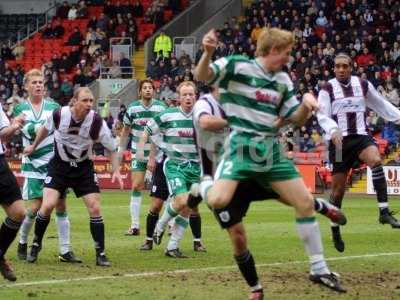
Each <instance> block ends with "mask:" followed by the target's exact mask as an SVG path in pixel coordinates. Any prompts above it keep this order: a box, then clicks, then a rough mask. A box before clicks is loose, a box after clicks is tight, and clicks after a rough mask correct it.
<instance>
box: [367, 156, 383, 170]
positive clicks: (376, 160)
mask: <svg viewBox="0 0 400 300" xmlns="http://www.w3.org/2000/svg"><path fill="white" fill-rule="evenodd" d="M369 166H370V167H371V168H376V167H379V166H382V159H381V158H380V157H377V156H374V157H373V158H371V159H370V160H369Z"/></svg>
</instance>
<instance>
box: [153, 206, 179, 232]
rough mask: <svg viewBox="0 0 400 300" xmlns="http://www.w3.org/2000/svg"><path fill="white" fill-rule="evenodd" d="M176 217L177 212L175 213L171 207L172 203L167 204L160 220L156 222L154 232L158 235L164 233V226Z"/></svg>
mask: <svg viewBox="0 0 400 300" xmlns="http://www.w3.org/2000/svg"><path fill="white" fill-rule="evenodd" d="M177 215H178V212H176V211H175V209H174V208H173V207H172V203H171V202H170V203H168V205H167V206H166V207H165V209H164V212H163V214H162V216H161V218H160V219H159V220H158V222H157V225H156V229H155V230H156V231H157V232H158V233H161V232H163V231H164V228H165V226H166V225H167V223H168V222H169V221H170V220H171V219H172V218H175V217H176V216H177Z"/></svg>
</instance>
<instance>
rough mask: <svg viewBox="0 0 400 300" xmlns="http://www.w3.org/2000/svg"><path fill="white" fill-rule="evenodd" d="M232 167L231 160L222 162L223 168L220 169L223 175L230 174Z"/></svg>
mask: <svg viewBox="0 0 400 300" xmlns="http://www.w3.org/2000/svg"><path fill="white" fill-rule="evenodd" d="M232 167H233V162H231V161H226V162H224V170H223V171H222V173H223V174H225V175H232Z"/></svg>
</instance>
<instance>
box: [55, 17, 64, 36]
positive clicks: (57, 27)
mask: <svg viewBox="0 0 400 300" xmlns="http://www.w3.org/2000/svg"><path fill="white" fill-rule="evenodd" d="M64 33H65V29H64V27H63V26H62V24H61V22H60V20H56V21H55V22H54V27H53V37H54V38H56V39H59V38H61V37H63V35H64Z"/></svg>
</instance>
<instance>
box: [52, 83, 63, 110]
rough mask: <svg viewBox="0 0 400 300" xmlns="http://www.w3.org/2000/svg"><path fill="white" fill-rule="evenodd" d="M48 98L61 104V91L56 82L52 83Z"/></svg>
mask: <svg viewBox="0 0 400 300" xmlns="http://www.w3.org/2000/svg"><path fill="white" fill-rule="evenodd" d="M49 96H50V98H51V99H53V100H54V101H55V102H57V103H58V104H60V105H63V99H62V98H63V93H62V92H61V89H60V85H59V84H58V82H54V83H53V88H52V89H51V90H50V94H49Z"/></svg>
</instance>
